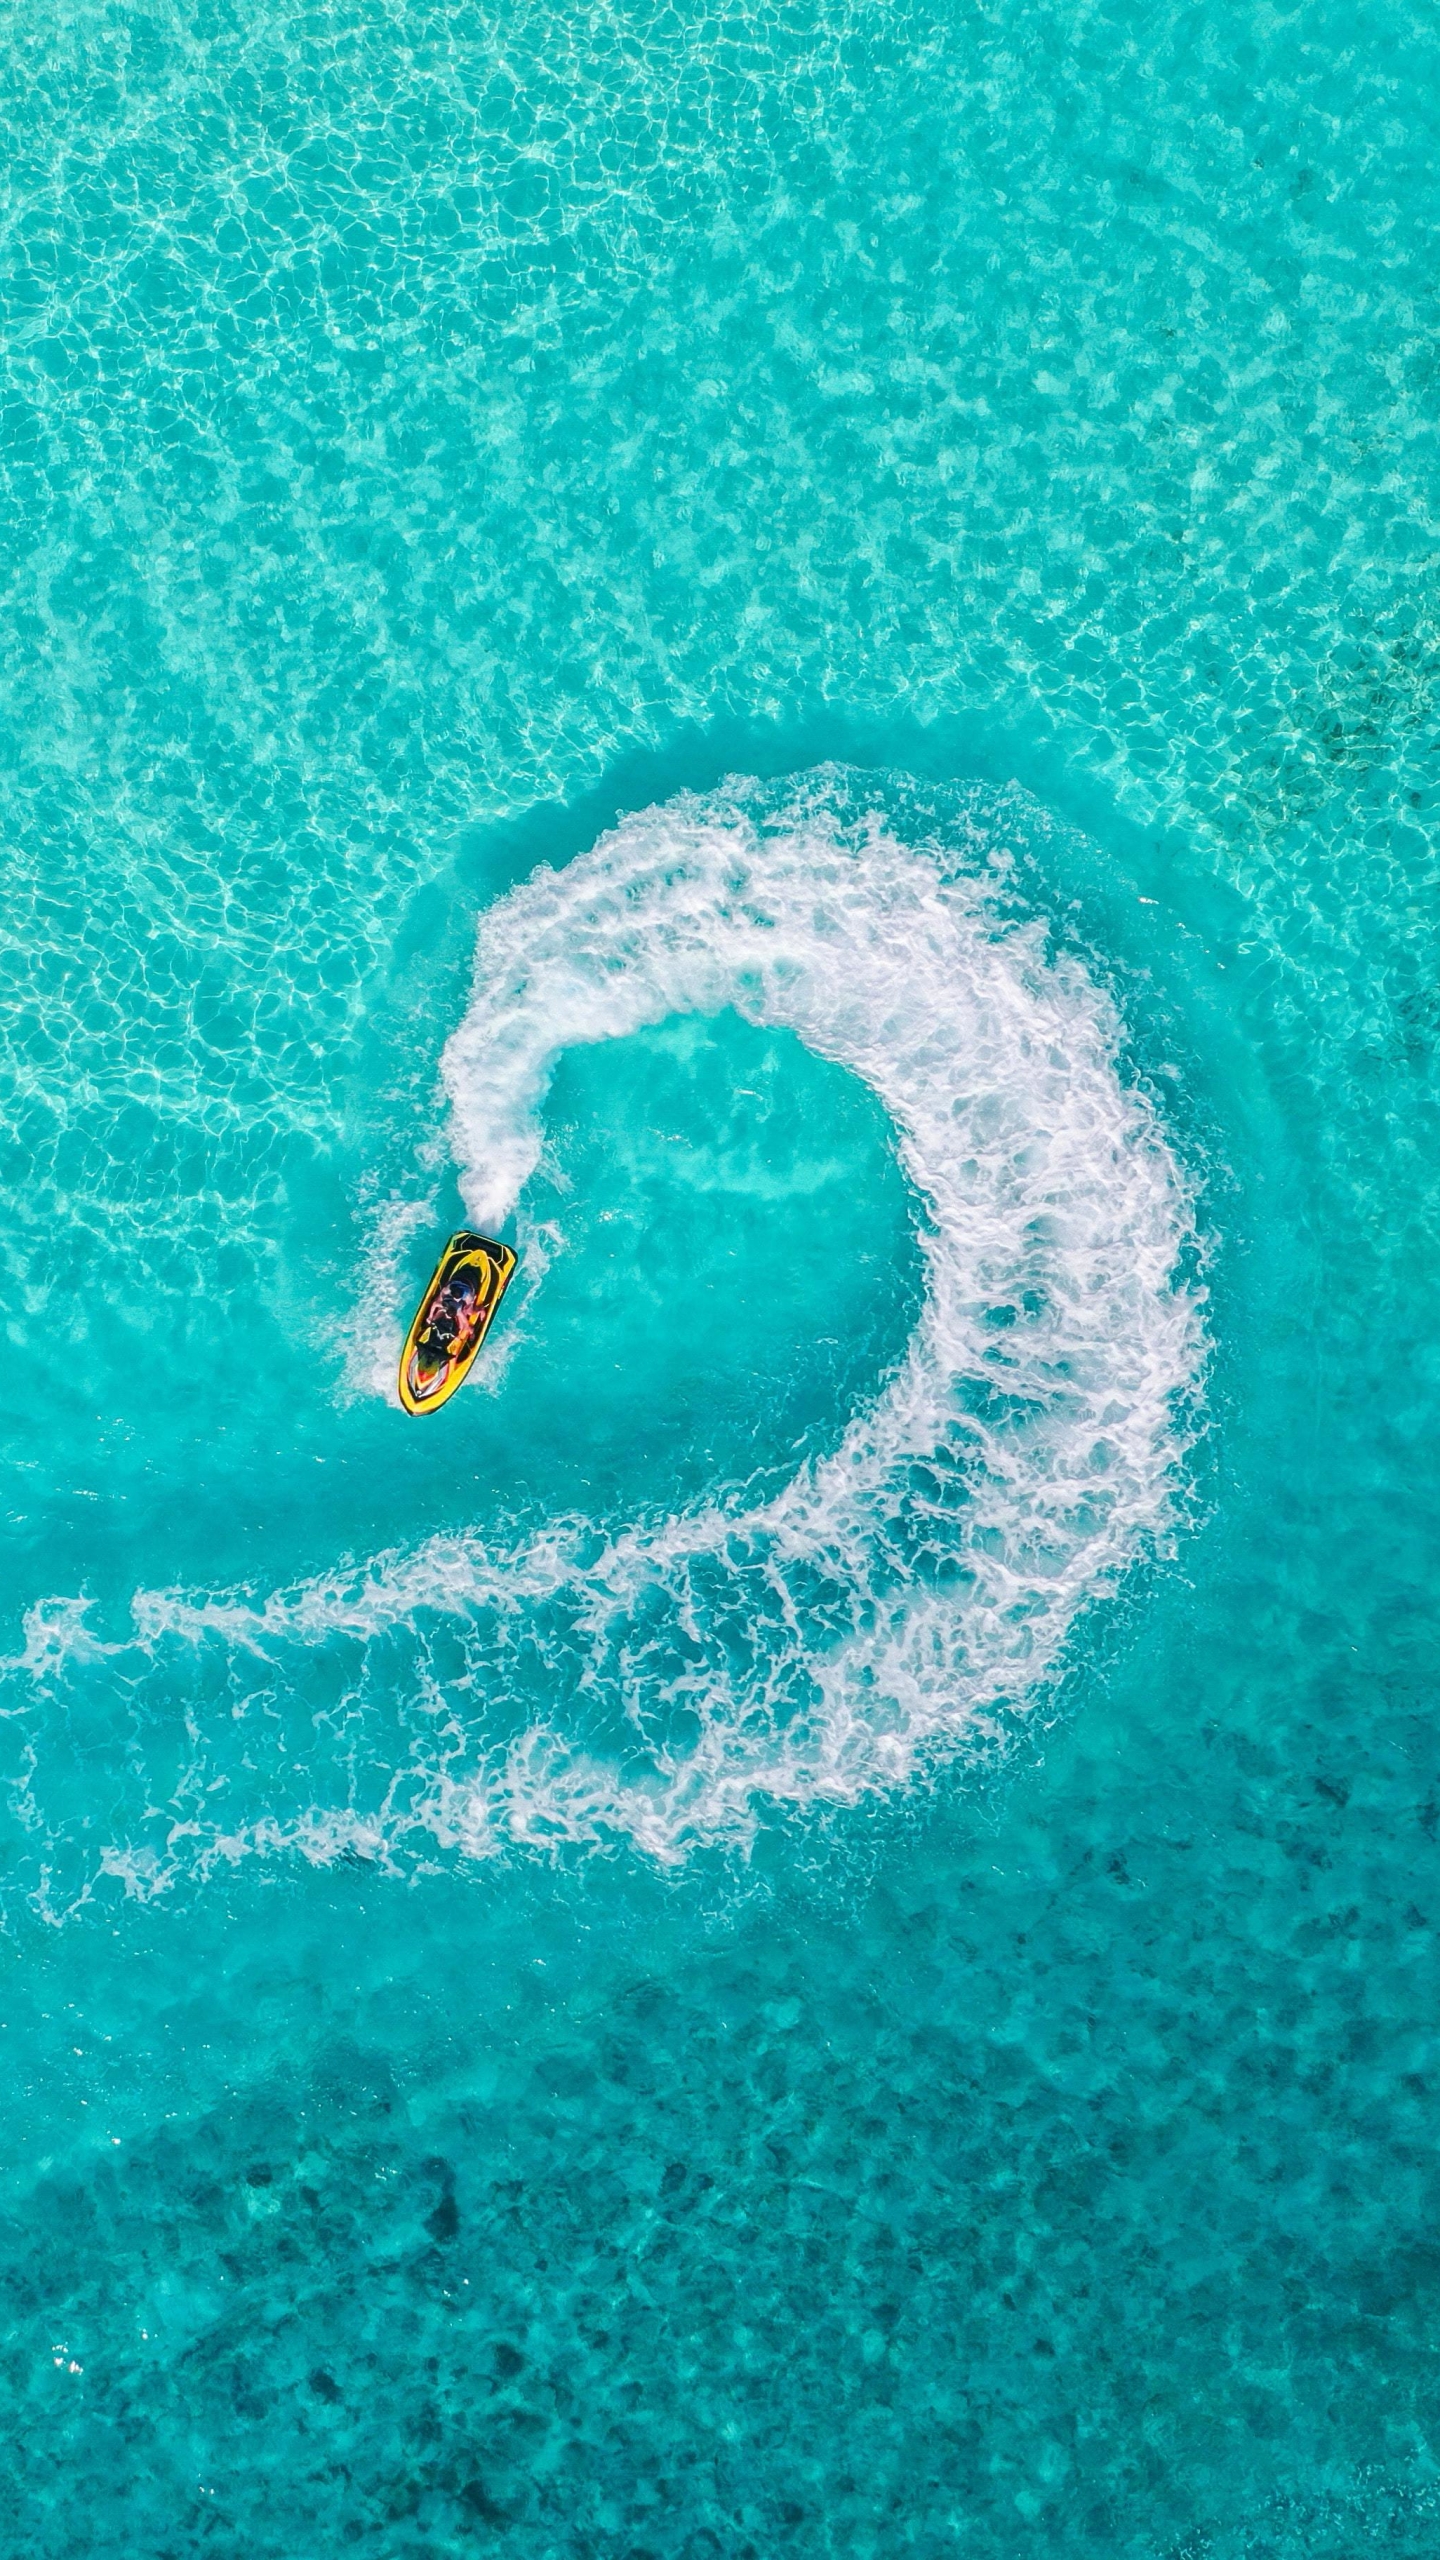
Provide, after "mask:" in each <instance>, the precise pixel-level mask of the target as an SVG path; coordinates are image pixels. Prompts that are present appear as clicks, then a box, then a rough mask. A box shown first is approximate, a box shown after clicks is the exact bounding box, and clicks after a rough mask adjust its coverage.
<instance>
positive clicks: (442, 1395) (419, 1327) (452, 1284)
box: [400, 1227, 515, 1413]
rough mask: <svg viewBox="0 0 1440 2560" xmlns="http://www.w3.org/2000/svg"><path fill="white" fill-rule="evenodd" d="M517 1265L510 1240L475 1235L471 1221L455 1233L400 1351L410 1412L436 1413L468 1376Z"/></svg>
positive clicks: (402, 1387) (402, 1383) (405, 1402)
mask: <svg viewBox="0 0 1440 2560" xmlns="http://www.w3.org/2000/svg"><path fill="white" fill-rule="evenodd" d="M514 1269H515V1256H514V1254H513V1253H512V1252H511V1250H510V1247H509V1246H508V1244H495V1243H494V1242H492V1240H491V1238H490V1237H489V1236H476V1235H472V1234H471V1233H470V1231H469V1229H468V1228H467V1227H462V1228H461V1230H460V1232H459V1234H458V1235H454V1236H452V1237H451V1239H450V1241H449V1243H448V1244H447V1246H446V1247H445V1250H444V1252H443V1253H442V1254H441V1256H440V1259H439V1261H438V1262H437V1263H436V1265H435V1269H434V1272H433V1274H432V1276H431V1280H430V1285H429V1287H428V1288H427V1289H426V1292H425V1295H424V1297H423V1298H422V1299H421V1301H420V1304H419V1306H418V1307H417V1308H416V1311H415V1321H414V1323H413V1324H412V1325H411V1327H410V1330H409V1332H408V1333H407V1334H406V1336H405V1348H404V1350H403V1351H402V1352H401V1354H400V1401H401V1403H402V1404H403V1406H404V1407H405V1410H406V1412H407V1413H434V1412H435V1411H436V1410H437V1408H438V1407H439V1406H440V1405H442V1404H444V1403H445V1402H446V1400H447V1398H449V1397H450V1396H453V1394H454V1393H455V1390H456V1388H457V1387H458V1386H460V1385H462V1384H463V1382H464V1380H465V1379H466V1378H467V1377H468V1376H469V1374H470V1363H471V1361H472V1360H473V1359H474V1357H475V1354H476V1352H477V1351H478V1350H479V1348H480V1345H481V1343H482V1342H483V1341H484V1339H485V1336H486V1334H487V1333H488V1332H489V1330H490V1319H491V1317H492V1316H493V1315H494V1313H495V1310H496V1308H497V1307H498V1306H499V1304H500V1301H501V1299H502V1298H503V1297H504V1295H505V1292H506V1290H507V1289H508V1288H509V1286H510V1281H511V1277H512V1275H513V1273H514Z"/></svg>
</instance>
